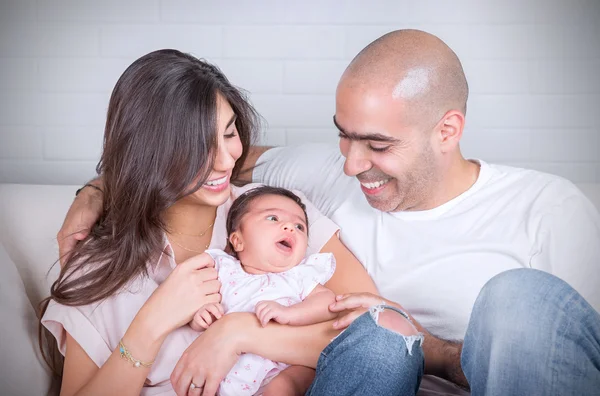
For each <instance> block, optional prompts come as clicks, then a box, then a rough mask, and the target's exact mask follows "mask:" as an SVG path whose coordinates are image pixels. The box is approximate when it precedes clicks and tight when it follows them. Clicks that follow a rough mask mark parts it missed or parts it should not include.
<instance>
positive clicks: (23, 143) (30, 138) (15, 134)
mask: <svg viewBox="0 0 600 396" xmlns="http://www.w3.org/2000/svg"><path fill="white" fill-rule="evenodd" d="M2 158H13V159H14V158H17V159H27V158H28V159H41V158H42V134H41V132H40V130H39V128H35V127H18V126H6V125H2V126H0V159H2Z"/></svg>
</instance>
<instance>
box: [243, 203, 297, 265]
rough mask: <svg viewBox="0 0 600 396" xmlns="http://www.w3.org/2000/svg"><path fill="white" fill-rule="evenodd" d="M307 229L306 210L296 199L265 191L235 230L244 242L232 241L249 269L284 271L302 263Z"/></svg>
mask: <svg viewBox="0 0 600 396" xmlns="http://www.w3.org/2000/svg"><path fill="white" fill-rule="evenodd" d="M307 229H308V225H307V224H306V219H305V216H304V211H303V210H302V208H300V206H298V204H296V202H294V201H293V200H291V199H290V198H287V197H282V196H279V195H264V196H261V197H259V198H256V199H255V200H254V201H253V202H252V203H251V204H250V205H249V208H248V212H247V213H246V214H245V215H244V216H243V217H242V219H241V222H240V227H239V229H238V230H237V231H236V232H235V233H237V240H238V242H239V243H241V245H240V244H238V246H236V243H235V242H233V241H232V242H233V245H234V248H235V249H236V251H237V254H238V257H239V259H240V261H241V262H242V264H243V265H244V267H247V269H250V270H251V269H254V270H257V271H258V272H283V271H287V270H288V269H290V268H293V267H294V266H296V265H297V264H299V263H300V261H302V259H303V258H304V256H305V255H306V247H307V245H308V234H307ZM235 233H234V234H235ZM238 248H241V250H238Z"/></svg>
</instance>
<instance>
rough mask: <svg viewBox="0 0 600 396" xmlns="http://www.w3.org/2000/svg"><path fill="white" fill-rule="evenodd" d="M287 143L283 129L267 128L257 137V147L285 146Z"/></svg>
mask: <svg viewBox="0 0 600 396" xmlns="http://www.w3.org/2000/svg"><path fill="white" fill-rule="evenodd" d="M286 143H287V140H286V134H285V129H281V128H268V129H267V130H264V131H262V132H261V133H260V134H259V137H258V143H257V144H258V145H259V146H285V145H286Z"/></svg>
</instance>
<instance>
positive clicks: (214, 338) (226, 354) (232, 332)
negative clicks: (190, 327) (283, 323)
mask: <svg viewBox="0 0 600 396" xmlns="http://www.w3.org/2000/svg"><path fill="white" fill-rule="evenodd" d="M246 315H248V314H244V313H241V314H240V313H233V314H229V315H225V316H224V317H223V318H221V319H219V320H218V321H216V322H215V323H213V324H212V325H211V326H210V327H209V328H208V330H206V331H205V332H204V333H203V334H201V335H200V336H199V337H198V338H197V339H196V340H195V341H194V342H193V343H192V345H190V346H189V347H188V349H186V351H185V352H184V353H183V355H182V356H181V358H180V359H179V361H178V362H177V365H176V366H175V369H174V370H173V373H172V374H171V384H172V385H173V389H174V390H175V392H176V393H177V395H179V396H184V395H188V394H190V395H202V396H207V395H208V396H213V395H215V394H216V393H217V390H218V388H219V384H220V383H221V381H222V380H223V378H225V376H226V375H227V373H228V372H229V371H230V370H231V369H232V368H233V366H234V365H235V363H236V362H237V360H238V359H239V357H240V355H241V353H242V352H241V350H240V347H239V345H240V343H241V339H242V337H243V336H244V330H243V329H244V327H245V324H244V323H243V319H242V318H244V317H246ZM240 319H242V320H240ZM250 319H252V318H250ZM252 320H254V321H256V319H252ZM192 383H193V384H194V385H195V386H196V388H195V389H193V390H191V389H190V385H191V384H192Z"/></svg>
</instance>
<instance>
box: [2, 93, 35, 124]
mask: <svg viewBox="0 0 600 396" xmlns="http://www.w3.org/2000/svg"><path fill="white" fill-rule="evenodd" d="M37 114H38V108H37V96H36V95H34V94H22V93H2V94H0V125H10V126H13V125H27V126H32V125H35V124H36V121H37Z"/></svg>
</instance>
